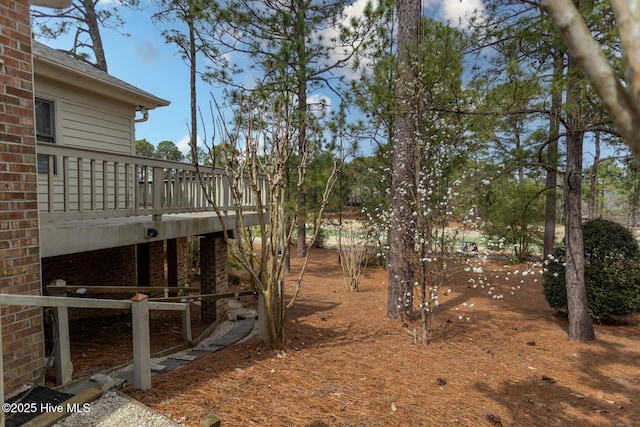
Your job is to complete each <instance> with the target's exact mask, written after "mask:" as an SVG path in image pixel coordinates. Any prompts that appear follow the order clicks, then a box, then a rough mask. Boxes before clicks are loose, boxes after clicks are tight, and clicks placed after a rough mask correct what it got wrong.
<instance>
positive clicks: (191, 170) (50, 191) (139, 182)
mask: <svg viewBox="0 0 640 427" xmlns="http://www.w3.org/2000/svg"><path fill="white" fill-rule="evenodd" d="M38 154H39V156H40V163H41V164H44V165H46V167H47V168H48V170H46V171H41V173H39V174H38V207H39V216H40V246H41V256H42V257H50V256H57V255H64V254H70V253H76V252H84V251H91V250H97V249H106V248H111V247H117V246H125V245H132V244H137V243H143V242H149V241H153V240H166V239H172V238H178V237H184V236H194V235H203V234H209V233H215V232H220V231H223V230H233V229H234V228H235V224H236V216H235V215H236V212H237V211H236V206H235V203H234V199H233V195H232V194H231V191H230V188H229V182H228V178H227V176H226V173H225V171H224V170H222V169H220V168H212V167H211V166H200V167H198V168H197V167H196V166H194V165H192V164H187V163H180V162H174V161H167V160H158V159H151V158H144V157H137V156H131V155H124V154H117V153H107V152H101V151H95V150H88V149H79V148H71V147H65V146H60V145H55V144H47V143H39V144H38ZM42 156H46V157H42ZM45 172H46V173H45ZM246 185H247V186H248V185H249V183H247V184H246ZM258 188H259V191H258V192H257V193H255V192H253V191H248V187H247V191H245V192H244V193H243V200H242V203H241V204H242V212H243V217H244V224H245V225H246V226H252V225H257V224H258V220H259V212H258V211H259V210H260V209H261V207H262V206H265V201H266V197H267V192H268V185H267V179H266V176H265V177H260V181H259V183H258ZM255 194H257V196H255ZM255 197H259V198H260V200H256V199H255ZM212 202H213V203H215V204H216V206H218V208H219V210H220V212H222V213H223V215H222V216H221V217H219V216H218V215H217V214H216V212H215V210H214V208H213V206H212Z"/></svg>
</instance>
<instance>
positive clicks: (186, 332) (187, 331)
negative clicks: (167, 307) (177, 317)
mask: <svg viewBox="0 0 640 427" xmlns="http://www.w3.org/2000/svg"><path fill="white" fill-rule="evenodd" d="M186 304H187V305H186V306H185V308H184V311H183V312H182V338H183V339H184V340H187V341H188V342H191V338H192V337H191V303H190V302H189V301H187V303H186Z"/></svg>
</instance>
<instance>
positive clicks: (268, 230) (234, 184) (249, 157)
mask: <svg viewBox="0 0 640 427" xmlns="http://www.w3.org/2000/svg"><path fill="white" fill-rule="evenodd" d="M264 111H268V110H262V111H261V110H259V109H258V108H256V107H255V106H252V105H249V103H247V104H246V105H245V109H244V111H242V112H241V114H242V115H243V116H244V117H245V119H244V120H241V121H240V122H241V123H242V125H241V127H238V128H233V129H230V128H229V127H228V126H227V124H226V123H225V121H224V119H223V118H221V119H220V120H216V123H217V125H216V128H217V129H218V132H219V138H218V139H219V140H220V145H219V146H218V147H221V151H222V152H223V157H224V159H225V168H224V170H225V175H226V177H227V180H228V183H229V187H230V189H231V197H232V198H233V200H234V206H235V216H234V219H235V229H234V240H233V241H231V239H230V238H229V237H228V236H226V234H225V236H224V237H225V239H226V240H227V243H228V244H229V245H231V246H233V247H235V250H233V251H231V255H232V256H233V258H234V259H235V260H236V261H237V262H238V263H240V264H241V265H242V266H243V268H244V269H245V270H247V271H248V273H249V275H250V277H251V281H252V284H253V286H254V287H255V289H256V290H257V291H258V292H259V293H260V295H261V296H262V298H263V300H264V309H265V311H264V315H265V319H264V320H261V321H263V322H264V325H265V330H264V336H262V337H261V339H262V340H263V341H264V342H265V343H266V344H268V345H270V346H273V347H280V346H281V345H282V343H283V340H284V324H285V319H286V313H287V309H288V308H290V307H291V306H292V305H293V304H294V302H295V300H296V298H297V296H298V293H299V291H300V287H301V284H302V278H303V275H304V271H305V269H306V265H307V261H308V259H309V253H307V254H306V257H305V258H304V262H303V266H302V268H301V270H300V272H299V273H298V275H297V279H296V280H295V282H294V283H293V289H292V292H291V295H290V298H289V301H288V302H287V301H285V282H284V274H285V260H286V258H287V252H288V251H289V250H290V249H289V248H290V247H291V240H292V236H293V231H294V229H295V224H293V223H291V222H290V221H286V215H287V213H286V209H285V208H286V205H287V202H288V199H287V191H288V188H287V187H288V185H289V183H288V179H287V177H286V174H287V172H288V170H287V169H288V167H289V165H290V164H291V162H290V161H291V157H292V156H294V155H296V154H297V148H298V147H297V134H295V131H292V129H294V127H293V126H291V124H292V123H291V121H292V120H294V119H295V115H294V114H293V112H292V111H287V110H284V109H277V110H276V111H275V112H274V113H273V114H271V113H268V114H267V113H264ZM238 122H239V121H236V123H238ZM215 139H216V135H214V137H213V138H212V140H211V144H207V149H208V150H209V152H210V153H212V152H213V151H214V149H215V148H218V147H214V146H213V141H214V140H215ZM307 165H308V158H307V156H306V155H304V156H302V157H301V158H300V159H299V161H298V162H297V166H296V170H295V172H294V173H296V175H297V182H298V184H299V183H300V182H301V181H304V179H305V177H306V174H307ZM199 169H200V170H199V173H198V176H199V178H200V180H201V184H202V188H204V189H205V190H207V191H209V188H210V187H209V185H208V183H207V181H206V179H205V177H206V171H205V170H204V169H202V168H201V167H199ZM336 170H337V164H334V167H333V171H332V173H331V174H330V175H329V178H328V180H327V182H326V186H325V191H324V195H323V197H322V201H321V203H320V205H319V207H318V209H317V212H316V214H317V216H318V217H319V218H320V217H322V215H323V213H324V209H325V207H326V206H327V204H328V200H329V194H330V192H331V189H332V188H333V185H334V183H335V181H336V176H337V172H336ZM298 184H297V185H298ZM208 195H209V202H210V203H211V204H212V206H213V207H214V209H215V211H216V213H217V215H218V218H219V220H220V221H221V222H225V221H228V219H229V216H228V215H226V214H225V213H224V212H223V211H222V207H221V206H219V204H218V203H217V199H216V197H215V194H212V193H210V192H209V194H208ZM246 200H251V201H252V202H253V203H254V204H255V211H256V212H257V214H258V221H259V224H258V226H257V230H256V229H252V228H251V227H249V226H248V225H247V224H245V222H244V218H245V214H246V213H247V210H248V209H247V208H245V207H243V206H244V203H243V202H245V201H246ZM251 210H253V208H251ZM317 230H319V229H316V233H315V234H314V236H313V237H312V243H313V241H315V239H316V237H317ZM256 235H257V236H260V245H259V247H257V245H254V243H255V238H256Z"/></svg>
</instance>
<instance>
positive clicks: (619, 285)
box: [543, 218, 640, 321]
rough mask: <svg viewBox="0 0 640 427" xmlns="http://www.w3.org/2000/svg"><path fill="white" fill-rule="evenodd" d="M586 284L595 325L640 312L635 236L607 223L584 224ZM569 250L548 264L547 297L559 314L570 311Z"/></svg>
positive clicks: (639, 255)
mask: <svg viewBox="0 0 640 427" xmlns="http://www.w3.org/2000/svg"><path fill="white" fill-rule="evenodd" d="M583 229H584V253H585V272H584V281H585V286H586V288H587V300H588V301H589V312H590V314H591V317H592V318H593V319H594V320H595V321H602V320H604V319H606V318H610V317H612V316H624V315H628V314H630V313H632V312H634V311H637V310H638V309H640V266H639V261H640V247H639V246H638V242H637V241H636V240H635V238H634V237H633V234H632V233H631V232H630V231H629V230H627V229H626V228H625V227H623V226H622V225H620V224H617V223H615V222H612V221H607V220H604V219H600V218H599V219H594V220H591V221H587V222H585V223H584V227H583ZM564 263H565V248H564V246H561V247H558V248H556V249H555V250H554V253H553V258H552V259H548V260H545V264H546V268H545V273H544V291H543V292H544V296H545V298H546V299H547V302H548V303H549V305H550V306H551V307H552V308H554V309H556V310H559V311H566V309H567V289H566V279H565V264H564Z"/></svg>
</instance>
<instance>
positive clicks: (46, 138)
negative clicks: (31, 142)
mask: <svg viewBox="0 0 640 427" xmlns="http://www.w3.org/2000/svg"><path fill="white" fill-rule="evenodd" d="M38 102H42V103H47V104H49V106H50V116H51V117H50V120H51V135H42V134H39V133H38V117H37V109H36V104H37V103H38ZM33 109H34V119H35V126H34V127H35V133H36V143H38V142H45V143H48V144H57V143H58V136H57V130H58V126H57V123H56V118H57V112H56V102H55V101H54V100H51V99H47V98H42V97H39V96H36V97H35V98H34V106H33ZM41 156H42V157H41ZM43 157H44V155H41V154H38V156H37V169H38V174H41V175H47V174H49V162H48V159H43ZM41 159H42V160H41ZM41 166H42V167H41ZM53 175H58V158H57V157H56V156H54V157H53Z"/></svg>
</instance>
